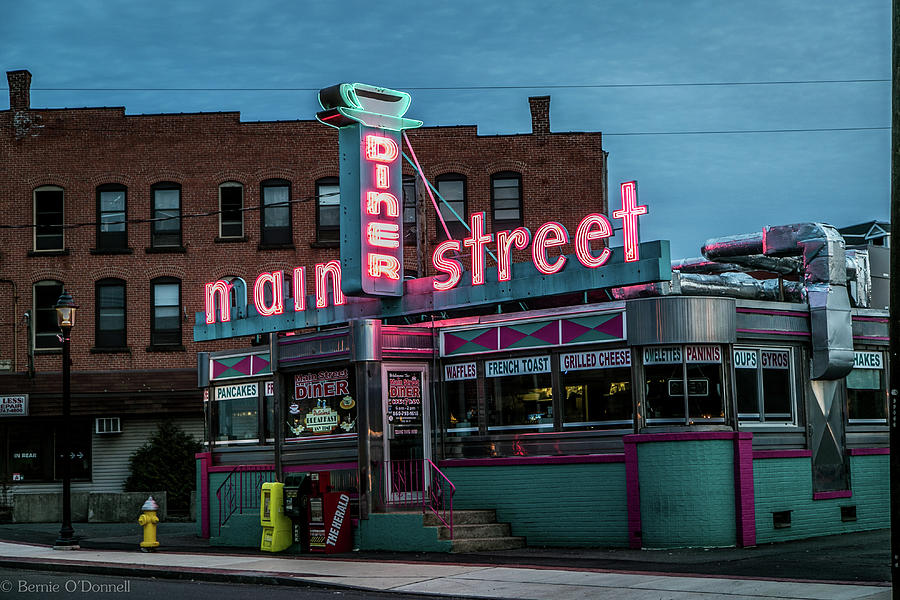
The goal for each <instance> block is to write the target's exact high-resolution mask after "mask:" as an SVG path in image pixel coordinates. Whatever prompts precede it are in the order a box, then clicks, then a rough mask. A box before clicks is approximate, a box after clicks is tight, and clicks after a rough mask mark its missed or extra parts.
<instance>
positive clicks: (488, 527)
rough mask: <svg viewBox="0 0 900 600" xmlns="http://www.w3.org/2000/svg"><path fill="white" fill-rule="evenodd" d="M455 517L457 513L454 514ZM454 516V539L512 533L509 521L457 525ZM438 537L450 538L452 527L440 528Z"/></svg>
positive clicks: (502, 535)
mask: <svg viewBox="0 0 900 600" xmlns="http://www.w3.org/2000/svg"><path fill="white" fill-rule="evenodd" d="M453 516H454V517H455V516H456V515H453ZM455 521H456V519H455V518H454V523H453V539H454V540H461V539H474V538H500V537H508V536H509V535H510V528H509V523H475V524H472V525H457V524H456V523H455ZM438 538H439V539H442V540H449V539H450V528H449V527H440V528H438Z"/></svg>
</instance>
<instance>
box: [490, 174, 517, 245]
mask: <svg viewBox="0 0 900 600" xmlns="http://www.w3.org/2000/svg"><path fill="white" fill-rule="evenodd" d="M491 219H492V222H493V231H504V230H507V229H515V228H516V227H521V226H522V176H521V175H520V174H519V173H515V172H513V171H503V172H501V173H494V174H493V175H491Z"/></svg>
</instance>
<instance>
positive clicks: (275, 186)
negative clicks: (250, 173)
mask: <svg viewBox="0 0 900 600" xmlns="http://www.w3.org/2000/svg"><path fill="white" fill-rule="evenodd" d="M260 195H261V197H262V202H261V204H262V215H261V218H260V227H261V228H262V231H261V235H260V243H261V244H263V245H287V244H292V243H293V239H294V236H293V232H292V230H291V184H290V183H289V182H288V181H285V180H284V179H267V180H266V181H263V182H262V184H261V185H260Z"/></svg>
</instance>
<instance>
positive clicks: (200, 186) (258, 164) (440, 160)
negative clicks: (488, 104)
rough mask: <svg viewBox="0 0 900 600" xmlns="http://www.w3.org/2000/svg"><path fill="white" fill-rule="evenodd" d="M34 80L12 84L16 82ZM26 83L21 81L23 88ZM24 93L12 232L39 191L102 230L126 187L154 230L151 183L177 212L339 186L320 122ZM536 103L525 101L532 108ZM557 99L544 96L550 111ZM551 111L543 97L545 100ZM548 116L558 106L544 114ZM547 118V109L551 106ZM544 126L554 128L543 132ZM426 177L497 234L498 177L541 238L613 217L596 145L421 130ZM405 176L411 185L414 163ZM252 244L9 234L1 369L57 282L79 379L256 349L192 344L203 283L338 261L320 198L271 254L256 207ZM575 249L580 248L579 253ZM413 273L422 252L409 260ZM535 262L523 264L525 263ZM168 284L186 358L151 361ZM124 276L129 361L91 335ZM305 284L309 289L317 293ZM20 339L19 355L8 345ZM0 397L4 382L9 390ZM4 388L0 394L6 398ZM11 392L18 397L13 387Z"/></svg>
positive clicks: (199, 223) (307, 205) (83, 231)
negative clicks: (33, 99)
mask: <svg viewBox="0 0 900 600" xmlns="http://www.w3.org/2000/svg"><path fill="white" fill-rule="evenodd" d="M20 80H23V79H22V77H20V76H17V79H16V81H17V82H19V81H20ZM23 85H24V84H23ZM23 85H19V84H18V83H17V85H16V86H15V90H14V91H15V93H16V105H15V106H16V109H15V110H8V111H0V164H3V165H4V168H3V169H2V170H0V210H2V211H3V215H4V218H3V223H5V224H12V225H30V224H32V223H33V215H32V206H33V202H32V194H33V191H34V189H35V188H37V187H39V186H43V185H55V186H60V187H62V188H63V189H64V193H65V209H64V210H65V216H64V219H65V223H66V224H67V225H73V224H77V223H93V222H94V221H95V220H96V211H97V207H96V204H97V201H96V188H97V186H99V185H102V184H106V183H119V184H123V185H125V186H127V188H128V196H127V202H128V206H127V217H128V218H129V219H138V218H148V217H150V211H151V205H150V202H151V193H150V187H151V185H153V184H154V183H157V182H161V181H172V182H176V183H178V184H180V185H181V186H182V214H184V215H189V214H194V213H202V212H208V211H216V210H218V186H219V185H220V184H222V183H224V182H227V181H236V182H239V183H241V184H243V186H244V205H245V206H256V205H258V204H259V202H260V183H261V182H262V181H263V180H265V179H268V178H281V179H286V180H288V181H289V182H290V184H291V196H292V198H293V199H300V198H309V197H311V196H313V195H314V194H315V182H316V180H317V179H319V178H321V177H326V176H337V175H338V147H337V135H336V131H335V130H334V129H332V128H329V127H326V126H324V125H322V124H320V123H318V122H315V121H287V122H252V123H251V122H241V121H240V115H239V114H238V113H234V112H222V113H207V114H168V115H126V114H125V110H124V109H123V108H83V109H38V108H33V107H31V106H30V105H29V101H28V98H27V93H26V92H27V85H26V86H24V89H23ZM524 101H525V99H524V98H523V102H524ZM547 102H549V99H547ZM539 104H540V105H541V107H544V104H545V103H544V102H543V100H542V102H541V103H539ZM546 108H547V110H549V107H548V106H547V107H546ZM541 110H543V108H542V109H541ZM541 122H543V121H541ZM409 137H410V140H411V142H412V144H413V147H414V148H415V151H416V154H417V155H418V158H419V160H420V162H421V164H422V165H423V168H424V170H425V172H426V175H427V176H428V177H429V178H430V179H432V180H433V178H434V177H435V176H436V175H439V174H441V173H445V172H457V173H461V174H463V175H465V176H466V177H467V179H468V190H467V191H468V199H469V212H470V213H471V212H474V211H485V212H486V213H487V223H488V226H489V228H490V222H491V220H490V218H491V215H490V177H491V174H492V173H495V172H497V171H503V170H512V171H518V172H520V173H521V174H522V188H523V196H524V216H525V221H526V226H528V227H530V228H531V229H532V230H534V229H535V228H536V226H538V225H540V224H542V223H544V222H546V221H550V220H556V221H559V222H562V223H563V224H564V225H566V227H568V228H569V230H570V232H573V233H574V229H575V226H576V225H577V222H578V220H579V218H580V217H582V216H583V215H585V214H587V213H588V212H595V211H598V212H603V213H606V212H607V203H606V199H605V198H604V196H603V195H604V189H603V183H604V170H605V165H604V153H603V151H602V149H601V136H600V134H599V133H559V134H556V133H554V134H549V122H548V123H547V131H542V132H540V135H532V134H525V135H502V136H480V135H478V131H477V128H476V127H473V126H461V127H425V128H422V129H420V130H415V131H411V132H409ZM404 173H405V174H412V170H411V169H410V168H409V166H408V165H404ZM428 204H429V206H428V210H427V214H428V217H427V222H426V227H427V228H428V236H427V238H428V239H429V240H433V239H435V237H436V236H435V215H434V210H433V209H432V208H431V207H430V202H429V203H428ZM244 214H245V221H244V230H245V235H246V238H247V241H245V242H240V243H216V242H215V239H216V237H217V235H218V217H217V216H209V217H202V218H184V219H183V221H182V225H183V245H184V247H185V249H186V251H185V252H183V253H166V254H156V253H148V252H147V248H148V247H149V246H150V225H149V224H148V223H129V225H128V246H129V247H130V248H131V249H132V250H133V252H132V253H130V254H121V255H98V254H93V253H92V252H91V249H93V248H95V247H96V239H95V238H96V228H95V227H94V226H92V225H91V226H84V227H76V228H71V229H66V230H65V240H64V245H65V248H66V249H67V251H68V252H67V254H65V255H38V256H36V255H34V253H33V252H32V250H33V249H34V248H33V245H34V243H33V239H32V235H33V233H32V229H30V228H23V229H0V249H2V250H0V335H2V336H3V339H4V340H9V341H10V343H5V344H0V361H2V360H10V361H13V362H14V363H15V367H14V370H17V371H23V370H24V368H25V354H26V348H27V346H26V335H25V331H24V327H23V321H22V313H23V312H24V311H25V310H26V309H28V308H30V307H31V306H32V302H33V300H32V285H33V284H34V283H35V282H36V281H40V280H44V279H56V280H59V281H62V282H63V283H64V285H65V287H66V288H67V289H68V290H69V291H70V292H71V293H72V295H73V297H74V298H75V301H76V303H78V304H79V305H80V307H81V311H80V313H79V323H78V325H77V328H76V330H75V332H74V333H73V337H72V358H73V364H74V367H73V368H74V369H75V370H85V371H108V370H113V371H116V370H123V369H125V370H139V371H140V370H152V369H160V368H189V369H193V368H194V367H195V365H196V352H197V351H203V350H221V349H226V348H233V347H241V346H246V345H247V343H248V340H247V339H243V340H233V341H222V342H215V343H212V344H211V343H206V344H195V343H193V342H192V341H191V328H192V326H193V318H194V317H193V315H194V313H195V312H196V311H199V310H201V309H202V300H203V298H202V290H203V287H202V286H203V284H204V283H205V282H207V281H213V280H215V279H218V278H220V277H224V276H239V277H242V278H243V279H244V280H245V281H247V282H248V283H249V284H252V282H253V280H254V279H255V277H256V275H257V274H258V273H259V272H261V271H263V270H274V269H286V270H291V269H293V268H294V267H295V266H307V273H308V275H311V274H312V270H313V269H312V268H311V267H312V265H313V264H315V263H317V262H322V261H327V260H330V259H334V258H337V257H338V250H337V249H334V248H319V247H315V246H314V245H313V242H314V241H315V224H316V211H315V202H314V201H313V200H310V201H307V202H301V203H299V204H295V205H294V206H293V207H292V225H293V248H289V249H279V250H260V249H258V244H259V241H260V219H259V212H258V211H247V212H245V213H244ZM566 251H568V252H571V251H572V249H571V248H568V249H566ZM406 255H407V265H406V266H407V267H414V264H415V250H414V248H407V250H406ZM528 259H529V257H528V255H527V254H520V255H518V256H517V257H516V258H515V260H528ZM161 276H172V277H177V278H179V279H181V281H182V304H183V308H184V312H185V314H186V315H187V319H186V320H185V321H184V322H183V323H182V332H183V339H184V346H185V348H184V351H180V352H171V353H164V354H160V353H152V352H147V346H148V345H149V336H150V331H149V330H150V317H149V296H150V290H151V288H150V280H151V279H153V278H155V277H161ZM104 277H117V278H122V279H125V280H126V282H127V309H128V312H127V344H128V347H129V351H128V352H119V353H114V354H98V353H91V351H90V349H91V347H92V346H93V339H94V308H93V307H94V305H95V299H94V282H95V281H97V280H99V279H101V278H104ZM310 284H311V282H307V290H312V289H313V287H312V286H311V285H310ZM13 339H15V343H12V340H13ZM35 368H36V370H37V371H38V373H41V372H46V371H51V370H59V356H58V354H56V355H53V354H51V355H49V356H48V355H39V356H37V357H36V361H35ZM3 386H4V384H3V382H2V378H0V388H2V387H3ZM2 391H4V390H2V389H0V392H2ZM8 391H13V390H8Z"/></svg>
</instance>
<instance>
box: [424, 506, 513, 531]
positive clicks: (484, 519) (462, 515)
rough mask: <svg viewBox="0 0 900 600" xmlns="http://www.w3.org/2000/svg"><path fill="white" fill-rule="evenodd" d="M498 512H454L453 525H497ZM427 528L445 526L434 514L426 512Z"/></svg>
mask: <svg viewBox="0 0 900 600" xmlns="http://www.w3.org/2000/svg"><path fill="white" fill-rule="evenodd" d="M496 522H497V511H495V510H454V511H453V525H454V527H455V526H456V525H473V524H476V523H496ZM424 523H425V525H426V526H431V527H434V526H435V525H443V523H441V522H440V521H439V520H438V518H437V517H436V516H435V515H434V513H431V512H426V513H425V521H424Z"/></svg>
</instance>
